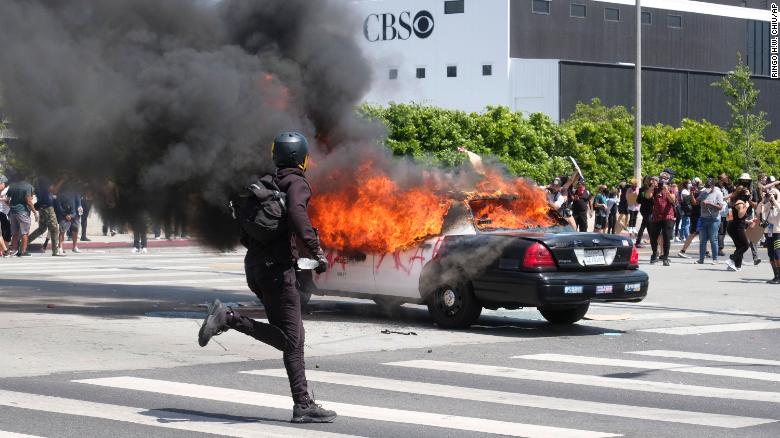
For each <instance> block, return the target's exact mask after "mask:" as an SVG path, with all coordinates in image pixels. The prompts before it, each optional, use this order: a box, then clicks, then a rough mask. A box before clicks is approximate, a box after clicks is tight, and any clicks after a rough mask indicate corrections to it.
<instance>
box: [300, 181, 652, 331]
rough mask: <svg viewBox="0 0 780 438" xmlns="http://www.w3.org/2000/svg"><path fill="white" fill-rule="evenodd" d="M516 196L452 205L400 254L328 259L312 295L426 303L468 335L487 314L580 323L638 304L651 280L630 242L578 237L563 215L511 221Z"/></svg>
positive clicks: (336, 254)
mask: <svg viewBox="0 0 780 438" xmlns="http://www.w3.org/2000/svg"><path fill="white" fill-rule="evenodd" d="M523 201H524V200H523V199H517V198H513V197H511V196H498V197H479V196H477V197H473V196H472V197H470V198H467V199H465V200H452V201H451V202H452V204H451V205H450V207H449V208H448V209H447V210H446V211H447V212H446V215H445V217H444V223H443V225H442V233H441V234H440V235H439V236H437V237H433V238H428V239H426V240H424V241H422V242H419V243H417V244H416V245H414V246H412V247H410V248H407V249H403V250H397V251H394V252H385V253H379V252H377V253H361V252H341V251H330V252H329V253H328V258H329V261H330V262H331V266H332V268H331V270H330V271H328V272H327V273H326V274H324V275H319V276H317V277H316V278H315V281H314V283H315V284H316V287H310V288H308V290H307V293H314V294H319V295H335V296H346V297H358V298H369V299H373V300H374V301H376V302H377V304H379V305H381V306H384V307H391V306H397V305H401V304H403V303H418V304H426V305H427V306H428V309H429V311H430V314H431V317H432V319H433V321H434V322H435V323H436V324H437V325H438V326H439V327H442V328H465V327H469V326H470V325H471V324H473V323H474V322H475V321H476V320H477V319H478V318H479V315H480V313H481V311H482V309H483V308H487V309H498V308H506V309H518V308H520V307H536V308H538V309H539V311H540V312H541V314H542V316H544V318H545V319H547V321H549V322H551V323H554V324H572V323H575V322H577V321H579V320H580V319H582V318H583V316H585V314H586V312H587V311H588V307H589V305H590V302H592V301H623V302H638V301H641V300H642V299H643V298H644V297H645V296H646V295H647V288H648V276H647V274H645V273H644V272H642V271H640V270H638V261H639V255H638V253H637V250H636V248H635V247H634V246H633V243H632V241H631V240H630V239H628V238H625V237H621V236H617V235H608V234H595V233H577V232H574V230H573V229H572V228H571V227H570V226H569V225H568V223H567V222H566V221H565V220H563V219H562V218H560V217H557V216H556V213H555V212H552V211H550V210H549V209H544V211H543V212H540V211H536V212H535V214H536V216H539V215H540V214H542V215H545V216H546V220H545V221H542V223H541V225H540V223H539V221H538V220H537V221H525V220H524V219H523V218H525V217H527V214H523V215H513V214H512V211H513V210H515V209H517V208H518V207H520V206H521V203H522V202H523Z"/></svg>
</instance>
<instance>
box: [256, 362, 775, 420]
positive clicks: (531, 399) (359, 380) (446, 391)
mask: <svg viewBox="0 0 780 438" xmlns="http://www.w3.org/2000/svg"><path fill="white" fill-rule="evenodd" d="M242 373H243V374H252V375H258V376H271V377H280V378H287V372H286V371H285V370H283V369H271V370H252V371H242ZM306 378H307V379H308V380H309V381H314V382H324V383H332V384H336V385H348V386H356V387H359V388H371V389H379V390H383V391H396V392H403V393H407V394H421V395H430V396H434V397H447V398H454V399H459V400H471V401H477V402H486V403H499V404H504V405H510V406H524V407H529V408H539V409H554V410H558V411H567V412H580V413H587V414H596V415H607V416H612V417H624V418H632V419H640V420H651V421H665V422H670V423H683V424H695V425H698V426H710V427H722V428H727V429H737V428H741V427H751V426H758V425H761V424H767V423H774V422H776V421H778V420H770V419H766V418H751V417H739V416H735V415H721V414H709V413H706V412H693V411H680V410H673V409H659V408H650V407H645V406H631V405H621V404H614V403H601V402H591V401H586V400H573V399H567V398H559V397H546V396H538V395H532V394H520V393H513V392H503V391H492V390H486V389H479V388H465V387H460V386H451V385H440V384H436V383H425V382H413V381H408V380H396V379H386V378H381V377H370V376H361V375H356V374H342V373H330V372H324V371H312V370H307V371H306Z"/></svg>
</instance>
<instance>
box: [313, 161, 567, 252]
mask: <svg viewBox="0 0 780 438" xmlns="http://www.w3.org/2000/svg"><path fill="white" fill-rule="evenodd" d="M424 178H425V184H423V185H420V186H416V187H412V188H402V187H399V185H398V184H397V183H396V182H395V181H393V180H392V179H391V178H390V177H389V176H388V175H387V174H385V173H383V172H382V171H381V170H378V169H377V168H376V167H375V166H374V165H373V162H372V161H371V160H367V161H364V162H363V164H362V165H360V166H358V167H356V168H352V169H345V168H339V169H334V170H331V171H330V172H329V173H327V174H326V175H321V176H320V178H319V181H315V182H314V184H313V186H314V188H315V191H316V192H315V194H314V196H313V197H312V199H311V201H310V209H309V212H310V214H311V219H312V223H314V225H315V226H317V227H318V228H319V232H320V240H321V242H322V245H323V246H324V247H325V248H328V249H330V250H335V251H338V252H341V253H350V252H362V253H374V254H384V253H394V252H397V251H399V250H404V249H408V248H410V247H413V246H414V245H415V244H417V243H419V242H421V241H422V240H424V239H426V238H429V237H433V236H437V235H441V234H442V231H443V230H442V227H443V225H444V219H445V216H446V215H447V212H448V211H449V208H450V206H451V205H452V202H453V201H455V202H458V201H462V202H465V203H466V205H467V206H468V207H469V208H470V209H471V211H472V214H473V216H474V219H475V225H476V226H477V228H478V229H479V230H480V231H490V230H496V229H523V228H529V227H543V226H549V225H552V224H553V223H554V221H553V220H552V219H551V218H550V217H549V215H548V212H549V205H548V203H547V197H546V194H545V192H544V190H541V189H540V188H538V187H536V186H534V185H533V184H531V183H529V182H527V181H525V180H522V179H517V178H506V177H504V176H503V174H501V173H500V172H499V171H498V170H496V169H490V168H488V169H486V170H485V172H484V179H483V180H481V181H480V182H478V183H477V184H475V186H474V188H475V190H474V191H467V192H464V191H462V190H456V189H455V187H454V185H455V184H456V183H455V182H454V181H452V180H450V181H449V183H448V182H446V181H447V180H446V178H441V175H439V174H437V173H435V172H430V173H427V174H426V176H425V177H424ZM443 181H445V182H443ZM456 200H457V201H456Z"/></svg>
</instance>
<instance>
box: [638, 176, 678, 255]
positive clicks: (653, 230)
mask: <svg viewBox="0 0 780 438" xmlns="http://www.w3.org/2000/svg"><path fill="white" fill-rule="evenodd" d="M671 176H672V172H671V171H668V170H665V171H664V172H661V175H660V177H659V178H652V179H651V180H650V186H649V187H648V190H647V191H646V192H645V196H646V197H650V198H649V199H652V201H653V210H652V215H651V219H650V226H649V231H650V248H652V250H653V255H652V256H651V257H650V263H656V262H657V261H658V260H659V257H658V237H659V236H663V253H662V254H661V257H660V260H661V261H662V262H663V264H664V266H669V265H670V261H669V250H670V248H671V245H672V237H673V236H674V223H675V214H674V208H675V205H676V203H677V196H676V195H675V194H674V193H673V192H672V189H671Z"/></svg>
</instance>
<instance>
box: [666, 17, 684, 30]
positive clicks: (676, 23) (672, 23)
mask: <svg viewBox="0 0 780 438" xmlns="http://www.w3.org/2000/svg"><path fill="white" fill-rule="evenodd" d="M666 26H667V27H671V28H674V29H680V28H682V15H672V14H669V15H667V16H666Z"/></svg>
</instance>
